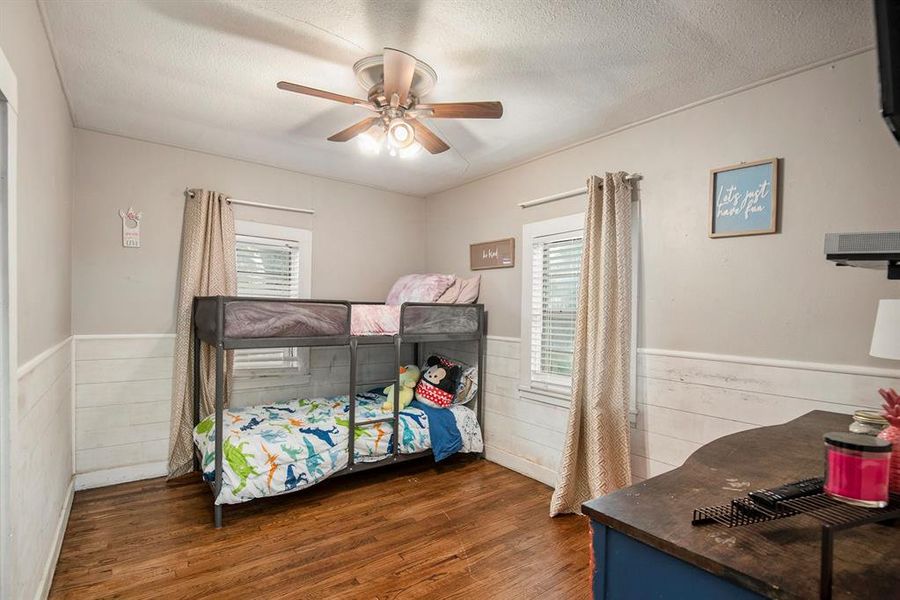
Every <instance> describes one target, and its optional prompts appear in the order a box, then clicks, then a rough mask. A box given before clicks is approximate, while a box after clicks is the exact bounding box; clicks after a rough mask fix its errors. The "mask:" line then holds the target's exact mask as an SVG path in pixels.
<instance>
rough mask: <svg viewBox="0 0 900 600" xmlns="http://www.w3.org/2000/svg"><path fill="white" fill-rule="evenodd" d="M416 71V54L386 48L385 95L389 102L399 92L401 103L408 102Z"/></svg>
mask: <svg viewBox="0 0 900 600" xmlns="http://www.w3.org/2000/svg"><path fill="white" fill-rule="evenodd" d="M415 73H416V57H415V56H413V55H412V54H407V53H406V52H402V51H400V50H395V49H393V48H385V49H384V95H385V97H386V98H387V99H388V102H390V100H391V97H392V96H393V95H394V94H397V97H398V98H399V100H400V104H406V99H407V98H408V97H409V86H410V85H412V80H413V75H415Z"/></svg>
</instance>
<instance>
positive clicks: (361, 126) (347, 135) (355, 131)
mask: <svg viewBox="0 0 900 600" xmlns="http://www.w3.org/2000/svg"><path fill="white" fill-rule="evenodd" d="M379 121H381V118H380V117H370V118H368V119H363V120H362V121H360V122H359V123H356V124H355V125H351V126H350V127H348V128H347V129H344V130H343V131H338V132H337V133H336V134H334V135H333V136H331V137H330V138H328V141H329V142H346V141H347V140H350V139H353V138H355V137H356V136H358V135H359V134H361V133H363V132H364V131H368V130H369V128H370V127H372V125H374V124H375V123H378V122H379Z"/></svg>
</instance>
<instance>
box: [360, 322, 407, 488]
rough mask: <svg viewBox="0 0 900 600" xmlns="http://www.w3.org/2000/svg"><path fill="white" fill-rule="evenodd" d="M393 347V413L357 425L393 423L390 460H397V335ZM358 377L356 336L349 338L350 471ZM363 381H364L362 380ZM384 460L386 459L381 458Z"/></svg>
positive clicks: (398, 368) (398, 446)
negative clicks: (389, 415)
mask: <svg viewBox="0 0 900 600" xmlns="http://www.w3.org/2000/svg"><path fill="white" fill-rule="evenodd" d="M392 343H393V348H394V379H393V380H391V381H392V382H393V385H394V393H393V400H394V402H393V406H394V410H393V414H392V416H391V417H382V418H379V419H370V420H367V421H362V422H361V423H359V425H372V424H375V423H382V422H387V421H390V422H391V423H392V424H393V427H392V429H393V431H391V437H390V440H391V447H392V448H393V454H392V457H391V458H392V460H397V456H398V454H399V453H400V348H401V340H400V336H399V335H395V336H393V340H392ZM358 377H359V341H358V340H357V339H356V338H350V390H349V395H348V400H349V406H350V411H349V414H348V415H347V470H348V471H352V470H353V468H354V465H355V464H356V427H357V423H356V391H357V386H358V385H359V383H360V382H358ZM362 383H365V382H362ZM382 460H386V459H382Z"/></svg>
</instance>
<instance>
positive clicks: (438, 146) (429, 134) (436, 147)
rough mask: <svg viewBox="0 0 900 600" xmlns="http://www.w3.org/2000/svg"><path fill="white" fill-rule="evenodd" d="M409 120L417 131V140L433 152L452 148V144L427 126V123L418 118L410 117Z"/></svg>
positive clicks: (437, 152)
mask: <svg viewBox="0 0 900 600" xmlns="http://www.w3.org/2000/svg"><path fill="white" fill-rule="evenodd" d="M407 122H408V123H409V124H410V125H412V127H413V129H414V130H415V132H416V141H417V142H419V143H420V144H422V146H423V147H424V148H425V149H426V150H428V151H429V152H431V153H432V154H440V153H441V152H445V151H447V150H449V149H450V146H448V145H447V142H445V141H444V140H442V139H441V138H439V137H438V136H437V135H435V133H434V132H433V131H431V130H430V129H428V128H427V127H425V125H423V124H422V122H421V121H419V120H417V119H410V120H409V121H407Z"/></svg>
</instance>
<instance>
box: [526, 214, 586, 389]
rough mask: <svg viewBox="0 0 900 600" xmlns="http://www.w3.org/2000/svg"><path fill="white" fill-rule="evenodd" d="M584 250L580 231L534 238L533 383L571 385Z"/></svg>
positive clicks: (532, 276)
mask: <svg viewBox="0 0 900 600" xmlns="http://www.w3.org/2000/svg"><path fill="white" fill-rule="evenodd" d="M581 247H582V234H581V232H580V231H577V232H572V231H570V232H565V233H559V234H554V235H545V236H537V237H535V238H533V242H532V248H531V257H532V264H531V269H532V273H531V331H530V333H531V382H532V384H535V383H538V384H545V385H550V386H560V387H568V386H570V385H571V378H572V352H573V348H574V344H575V316H576V307H577V303H578V280H579V275H580V272H581Z"/></svg>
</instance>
